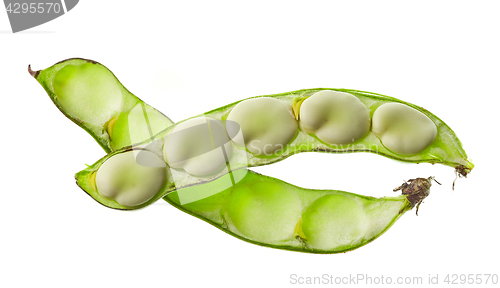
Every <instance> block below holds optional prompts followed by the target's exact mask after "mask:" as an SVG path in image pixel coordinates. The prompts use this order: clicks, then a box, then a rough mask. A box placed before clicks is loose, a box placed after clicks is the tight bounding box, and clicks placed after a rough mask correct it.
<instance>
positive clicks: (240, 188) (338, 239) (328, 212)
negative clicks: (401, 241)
mask: <svg viewBox="0 0 500 288" xmlns="http://www.w3.org/2000/svg"><path fill="white" fill-rule="evenodd" d="M63 113H64V114H66V115H67V114H68V112H67V111H63ZM69 118H70V119H72V117H71V116H69ZM146 119H147V118H146ZM167 119H168V118H167ZM131 124H133V121H127V122H125V125H124V127H125V128H127V127H126V125H131ZM161 125H162V124H161V122H151V123H148V127H149V129H153V130H154V129H159V128H161ZM86 130H87V129H86ZM125 130H127V129H125ZM87 131H89V130H87ZM89 133H91V134H92V132H91V131H89ZM92 136H94V138H96V137H95V135H92ZM121 137H127V138H128V137H129V136H127V134H126V133H119V134H115V137H113V140H114V141H116V142H115V143H126V142H124V141H121V139H120V138H121ZM147 138H149V137H147V136H146V137H144V139H147ZM124 146H125V145H124ZM114 148H115V149H116V148H121V147H117V146H114V147H112V146H109V148H108V149H109V150H113V149H114ZM105 150H106V148H105ZM125 154H126V153H122V154H120V155H125ZM122 161H123V160H122ZM103 166H104V165H103ZM119 168H121V169H123V165H120V166H119ZM139 168H140V169H144V168H143V167H140V166H139ZM101 169H103V168H101ZM104 169H106V168H105V167H104ZM145 169H149V170H146V171H144V172H145V173H143V175H141V178H144V177H150V176H151V174H154V173H160V177H161V175H162V173H163V172H161V171H160V172H152V171H155V169H156V170H158V169H157V168H145ZM151 170H152V171H151ZM160 170H161V168H160ZM120 173H133V174H134V173H141V171H129V170H128V169H124V171H122V172H120ZM92 176H93V177H95V174H91V178H92ZM153 177H154V176H153ZM92 179H93V180H92V181H90V182H83V185H87V184H88V183H90V184H92V183H95V182H96V179H95V178H92ZM129 179H130V177H126V178H125V180H129ZM235 179H236V183H235ZM417 180H418V181H416V182H410V185H408V184H404V185H402V186H401V187H399V189H403V194H404V195H406V196H403V195H402V196H398V197H384V198H380V199H375V198H372V197H365V196H361V195H356V194H352V193H347V192H342V191H334V190H311V189H303V188H300V187H296V186H293V185H290V184H288V183H285V182H283V181H280V180H278V179H274V178H271V177H267V176H263V175H260V174H257V173H254V172H252V171H247V170H246V169H240V170H237V171H235V172H230V173H229V174H226V175H224V176H222V177H221V178H219V179H217V180H215V181H212V182H209V183H206V184H204V185H198V186H192V187H188V188H184V189H180V190H178V191H175V192H172V193H170V194H168V195H166V196H165V197H164V199H165V200H166V201H167V202H169V203H171V204H172V205H173V206H175V207H177V208H178V209H180V210H182V211H184V212H186V213H189V214H191V215H194V216H195V217H197V218H200V219H202V220H204V221H206V222H208V223H211V224H212V225H214V226H216V227H218V228H219V229H221V230H223V231H225V232H227V233H229V234H231V235H233V236H235V237H237V238H240V239H242V240H244V241H247V242H251V243H254V244H258V245H262V246H269V247H273V248H278V249H287V250H294V251H300V252H309V253H338V252H345V251H349V250H353V249H356V248H358V247H360V246H363V245H365V244H367V243H369V242H370V241H372V240H374V239H375V238H377V237H378V236H380V235H381V234H382V233H383V232H384V231H386V230H387V229H388V228H389V227H390V226H391V225H392V224H393V223H394V222H395V221H396V220H397V219H398V218H399V217H400V216H401V215H402V214H403V213H404V212H406V211H408V210H410V209H411V208H412V207H413V206H415V204H417V203H420V202H421V200H422V199H423V198H424V197H425V196H427V195H428V191H429V187H430V180H429V179H421V178H420V179H417ZM149 182H151V181H149ZM417 183H418V184H419V185H420V184H422V185H423V186H422V187H420V186H418V185H417ZM152 184H153V185H154V184H157V183H152ZM411 184H414V185H413V186H411ZM90 186H92V185H90ZM94 186H95V184H94ZM89 188H92V187H89ZM220 191H221V192H220ZM125 196H126V195H125ZM139 196H141V195H139ZM284 208H286V209H284ZM417 209H418V206H417Z"/></svg>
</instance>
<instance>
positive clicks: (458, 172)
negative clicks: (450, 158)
mask: <svg viewBox="0 0 500 288" xmlns="http://www.w3.org/2000/svg"><path fill="white" fill-rule="evenodd" d="M472 167H473V166H472ZM471 169H472V168H467V167H465V166H464V165H460V166H458V167H456V168H455V180H453V185H452V186H451V189H452V190H455V182H456V181H457V179H458V178H462V177H464V178H467V174H468V173H469V172H470V170H471Z"/></svg>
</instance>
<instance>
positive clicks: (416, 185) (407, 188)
mask: <svg viewBox="0 0 500 288" xmlns="http://www.w3.org/2000/svg"><path fill="white" fill-rule="evenodd" d="M434 178H435V177H434V176H431V177H429V178H416V179H410V180H408V181H405V182H404V183H403V184H402V185H401V186H399V187H397V188H395V189H394V190H393V191H394V192H396V191H399V190H401V194H402V195H406V199H408V201H409V202H410V203H411V205H412V208H413V207H415V206H417V212H416V214H417V216H418V208H419V207H420V204H422V201H424V199H425V198H426V197H427V196H429V194H430V189H431V186H432V181H435V182H436V183H438V184H439V185H441V183H439V182H438V181H437V180H436V179H434Z"/></svg>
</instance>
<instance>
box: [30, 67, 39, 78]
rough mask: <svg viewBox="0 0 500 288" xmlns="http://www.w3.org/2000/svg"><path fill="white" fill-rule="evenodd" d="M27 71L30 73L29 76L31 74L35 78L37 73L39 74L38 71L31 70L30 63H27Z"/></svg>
mask: <svg viewBox="0 0 500 288" xmlns="http://www.w3.org/2000/svg"><path fill="white" fill-rule="evenodd" d="M28 72H29V73H30V75H31V76H33V78H36V77H37V76H38V74H40V71H33V70H31V64H29V65H28Z"/></svg>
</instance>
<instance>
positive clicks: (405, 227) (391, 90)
mask: <svg viewBox="0 0 500 288" xmlns="http://www.w3.org/2000/svg"><path fill="white" fill-rule="evenodd" d="M180 3H182V4H180ZM497 3H498V2H495V1H474V2H472V1H470V2H468V3H466V2H461V1H415V2H413V3H409V2H406V3H405V4H403V3H401V2H398V1H376V2H375V1H373V2H370V1H366V2H364V1H351V2H349V4H347V3H335V2H326V1H325V2H316V1H314V2H312V3H307V4H305V2H303V3H298V2H288V1H287V2H270V1H262V2H260V1H252V2H247V4H236V2H232V1H227V2H219V1H199V2H196V1H143V2H141V1H97V0H86V1H80V3H79V4H78V5H77V6H76V7H75V8H74V9H73V10H72V11H70V12H69V13H68V14H66V15H64V16H62V17H60V18H58V19H56V20H54V21H51V22H49V23H46V24H43V25H41V26H39V27H35V28H33V29H30V30H27V31H25V32H21V33H17V34H12V33H11V32H10V26H9V23H8V19H7V13H6V12H0V30H1V31H0V44H1V45H0V52H1V56H0V57H1V60H0V65H1V66H0V83H1V85H0V97H1V102H0V103H1V104H0V105H1V106H0V107H2V112H1V113H0V117H1V119H0V123H1V124H0V125H1V127H2V131H1V133H0V135H1V136H0V137H1V141H0V143H1V144H0V145H1V146H0V148H1V151H2V155H3V157H2V161H1V162H2V166H3V167H4V168H3V169H2V170H1V173H0V175H1V176H0V179H1V184H0V187H1V188H0V191H1V194H0V201H1V202H0V233H1V234H0V287H118V286H120V287H205V286H208V287H213V286H216V287H260V286H262V287H286V286H289V285H290V286H304V285H291V284H290V280H291V278H290V275H291V274H297V275H298V276H300V277H314V276H319V277H321V276H322V275H323V274H328V275H333V276H334V277H337V276H338V277H349V275H351V276H352V275H354V276H355V275H356V274H368V275H369V276H371V277H381V276H382V275H383V276H384V277H393V281H396V277H407V276H408V277H423V280H424V283H427V279H428V276H429V274H431V275H432V276H435V275H436V274H438V275H439V281H440V282H441V281H442V280H444V277H445V276H446V275H447V274H449V273H458V274H460V273H466V274H469V273H496V274H500V269H499V268H500V265H499V262H498V259H499V258H498V257H499V256H500V255H499V254H500V253H499V245H498V244H499V242H498V238H499V232H498V230H499V223H498V221H499V216H498V215H499V214H498V210H499V209H498V205H499V203H500V196H499V192H500V191H499V190H500V189H499V188H498V187H499V186H498V183H497V182H496V181H497V179H498V175H499V166H498V165H499V164H498V160H500V159H499V157H498V153H499V152H498V143H499V137H498V131H499V120H498V119H499V118H498V114H499V112H498V109H499V107H500V106H499V105H500V101H499V96H500V95H499V92H498V91H499V89H498V83H499V79H500V78H499V76H500V73H499V67H500V57H499V52H500V44H499V42H498V35H499V32H498V29H499V27H500V20H499V17H498V11H499V8H500V7H499V5H497ZM71 57H82V58H88V59H93V60H96V61H99V62H101V63H102V64H104V65H105V66H107V67H108V68H109V69H110V70H111V71H113V72H114V73H115V74H116V76H117V77H118V78H119V79H120V81H121V82H122V83H123V84H124V85H125V87H127V88H128V89H129V90H130V91H132V92H133V93H134V94H135V95H137V96H138V97H140V98H141V99H142V100H144V101H145V102H147V103H148V104H150V105H152V106H153V107H156V108H158V109H159V110H160V111H162V112H163V113H165V114H166V115H168V116H169V117H170V118H171V119H172V120H173V121H180V120H182V119H184V118H187V117H190V116H193V115H197V114H200V113H203V112H206V111H209V110H212V109H214V108H217V107H220V106H223V105H226V104H229V103H232V102H234V101H237V100H240V99H243V98H247V97H250V96H256V95H265V94H273V93H280V92H286V91H292V90H297V89H303V88H316V87H329V88H351V89H358V90H365V91H371V92H377V93H381V94H385V95H389V96H394V97H397V98H400V99H402V100H405V101H408V102H411V103H415V104H417V105H420V106H423V107H425V108H426V109H428V110H430V111H431V112H432V113H434V114H435V115H437V116H438V117H440V118H441V119H443V120H444V121H445V122H446V123H447V124H448V125H449V126H450V127H451V128H452V129H453V130H454V131H455V132H456V134H457V135H458V136H459V138H460V139H461V141H462V143H463V145H464V148H465V150H466V151H467V152H468V154H469V157H470V158H471V159H472V161H473V163H474V164H475V165H476V168H475V169H474V170H473V172H472V173H471V174H470V176H469V177H468V178H467V179H459V180H457V184H456V189H455V191H452V190H451V185H452V181H453V179H454V177H455V175H454V173H453V169H452V168H450V167H447V166H443V165H434V166H433V165H430V164H419V165H415V164H405V163H400V162H396V161H393V160H390V159H387V158H384V157H381V156H377V155H373V154H366V153H364V154H363V153H361V154H351V155H333V154H318V153H303V154H299V155H295V156H293V157H291V158H288V159H286V160H285V161H282V162H280V163H277V164H273V165H268V166H265V167H260V168H258V169H254V170H256V171H258V172H261V173H264V174H266V175H270V176H273V177H276V178H279V179H282V180H284V181H286V182H289V183H292V184H295V185H298V186H302V187H305V188H322V189H339V190H345V191H350V192H355V193H359V194H365V195H371V196H387V195H389V196H390V195H394V194H395V193H393V192H392V188H394V187H396V186H398V185H400V184H401V183H402V181H403V180H405V179H409V178H416V177H428V176H430V175H434V176H436V179H438V180H439V181H440V182H441V183H442V184H443V185H442V186H438V185H434V186H433V187H432V190H431V195H430V196H429V197H428V198H427V199H426V200H425V203H424V204H423V205H422V206H421V207H420V211H419V216H418V217H417V216H415V213H414V211H411V212H408V213H407V214H405V215H404V216H403V217H402V218H401V219H400V220H399V221H398V222H397V223H396V224H395V225H394V226H393V227H392V228H391V229H390V230H389V231H388V232H387V233H385V234H384V235H382V236H381V237H380V238H379V239H377V240H375V241H374V242H372V243H370V244H368V245H367V246H364V247H362V248H360V249H358V250H355V251H352V252H348V253H345V254H337V255H314V254H304V253H297V252H289V251H282V250H275V249H270V248H265V247H260V246H257V245H253V244H249V243H246V242H243V241H241V240H238V239H236V238H234V237H231V236H229V235H227V234H225V233H223V232H221V231H220V230H218V229H216V228H214V227H212V226H211V225H209V224H207V223H205V222H203V221H201V220H199V219H197V218H194V217H192V216H189V215H187V214H185V213H183V212H181V211H179V210H177V209H175V208H174V207H172V206H170V205H168V204H167V203H165V202H162V201H160V202H158V203H156V204H154V205H152V206H150V207H148V208H146V209H142V210H140V211H134V212H122V211H115V210H111V209H108V208H106V207H104V206H102V205H99V204H98V203H97V202H95V201H94V200H93V199H92V198H91V197H89V196H87V194H85V193H84V192H83V191H81V190H80V188H78V187H77V186H76V184H75V180H74V174H75V173H76V172H78V171H80V170H82V169H84V168H85V165H84V164H92V163H94V162H95V161H96V160H98V159H99V158H100V157H102V156H104V152H103V151H102V150H101V148H100V147H99V145H98V144H97V143H96V142H95V141H94V140H93V139H92V138H91V137H90V136H89V135H88V134H87V133H86V132H85V131H83V130H82V129H80V128H78V127H77V126H76V125H75V124H73V123H72V122H71V121H69V120H68V119H66V118H65V117H64V116H63V115H62V114H61V113H60V112H59V111H58V110H57V108H56V107H55V106H54V105H53V103H52V102H51V101H50V99H49V97H48V96H47V95H46V93H45V91H44V90H43V89H42V87H41V86H40V85H39V84H38V83H37V82H36V81H35V80H34V79H33V78H31V76H30V75H29V74H28V72H27V66H28V64H31V65H32V67H33V69H35V70H39V69H45V68H47V67H49V66H51V65H53V64H54V63H56V62H58V61H60V60H64V59H66V58H71ZM361 283H363V282H361ZM441 283H442V282H441ZM319 286H324V285H319ZM326 286H329V285H326ZM361 286H362V285H359V286H356V287H361ZM423 286H425V285H418V287H423ZM435 286H436V285H433V287H435ZM480 286H484V285H480Z"/></svg>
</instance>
